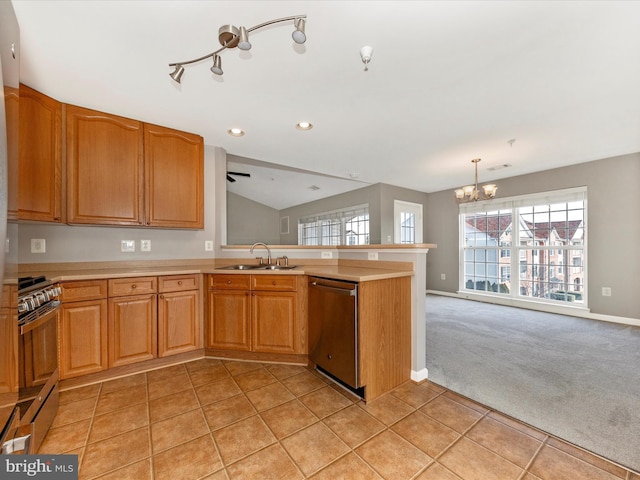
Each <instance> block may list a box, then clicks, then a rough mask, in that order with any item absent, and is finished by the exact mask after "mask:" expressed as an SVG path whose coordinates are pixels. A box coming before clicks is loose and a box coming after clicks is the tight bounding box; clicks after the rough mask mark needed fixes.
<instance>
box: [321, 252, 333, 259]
mask: <svg viewBox="0 0 640 480" xmlns="http://www.w3.org/2000/svg"><path fill="white" fill-rule="evenodd" d="M320 256H321V258H333V252H322V253H321V254H320Z"/></svg>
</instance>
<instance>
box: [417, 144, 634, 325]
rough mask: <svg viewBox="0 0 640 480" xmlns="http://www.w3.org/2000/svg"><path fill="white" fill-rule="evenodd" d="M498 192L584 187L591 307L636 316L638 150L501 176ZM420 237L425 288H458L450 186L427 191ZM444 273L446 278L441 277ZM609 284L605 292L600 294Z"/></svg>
mask: <svg viewBox="0 0 640 480" xmlns="http://www.w3.org/2000/svg"><path fill="white" fill-rule="evenodd" d="M495 183H496V184H497V185H498V195H499V196H500V197H511V196H517V195H525V194H530V193H537V192H545V191H551V190H559V189H563V188H571V187H579V186H586V187H587V208H588V219H587V242H588V243H587V262H588V264H587V269H588V270H587V275H588V278H587V281H588V292H589V293H588V295H589V307H590V308H591V312H593V313H599V314H603V315H614V316H620V317H628V318H638V316H639V315H640V294H639V293H638V292H639V291H640V256H639V255H638V254H637V253H636V252H635V250H634V249H635V247H636V246H637V242H638V240H639V239H640V188H639V187H640V153H636V154H631V155H624V156H620V157H614V158H608V159H604V160H598V161H594V162H588V163H582V164H579V165H573V166H570V167H563V168H556V169H553V170H547V171H544V172H538V173H532V174H528V175H521V176H517V177H511V178H506V179H503V180H499V181H496V182H495ZM425 225H426V230H425V232H426V233H425V242H427V243H436V244H437V245H438V248H437V249H434V250H431V251H430V252H429V255H427V289H430V290H438V291H444V292H456V291H457V290H458V204H457V202H456V200H455V197H454V194H453V189H450V190H446V191H442V192H435V193H430V194H428V202H427V209H426V212H425ZM442 273H444V274H445V275H446V280H441V279H440V275H441V274H442ZM602 287H611V291H612V295H611V297H603V296H602Z"/></svg>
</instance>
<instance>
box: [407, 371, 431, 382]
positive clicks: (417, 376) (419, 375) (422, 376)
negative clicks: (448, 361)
mask: <svg viewBox="0 0 640 480" xmlns="http://www.w3.org/2000/svg"><path fill="white" fill-rule="evenodd" d="M428 377H429V371H428V370H427V369H426V368H423V369H422V370H418V371H415V370H411V380H413V381H414V382H416V383H420V382H424V381H425V380H426V379H427V378H428Z"/></svg>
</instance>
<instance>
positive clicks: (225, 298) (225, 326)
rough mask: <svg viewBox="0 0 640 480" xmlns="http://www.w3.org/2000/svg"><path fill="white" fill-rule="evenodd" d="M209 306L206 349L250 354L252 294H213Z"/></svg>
mask: <svg viewBox="0 0 640 480" xmlns="http://www.w3.org/2000/svg"><path fill="white" fill-rule="evenodd" d="M207 304H208V305H207V307H208V308H207V312H208V318H207V347H208V348H222V349H226V350H243V351H249V350H251V335H250V323H249V322H250V316H249V311H250V310H249V309H250V305H251V302H250V296H249V292H248V291H242V290H223V291H211V292H209V298H208V302H207Z"/></svg>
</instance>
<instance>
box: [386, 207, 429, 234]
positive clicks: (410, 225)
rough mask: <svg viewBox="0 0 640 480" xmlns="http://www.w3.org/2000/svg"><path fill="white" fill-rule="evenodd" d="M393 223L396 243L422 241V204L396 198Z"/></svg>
mask: <svg viewBox="0 0 640 480" xmlns="http://www.w3.org/2000/svg"><path fill="white" fill-rule="evenodd" d="M393 223H394V227H393V230H394V231H393V236H394V240H393V241H394V243H422V205H421V204H419V203H411V202H405V201H403V200H394V201H393ZM390 241H391V238H388V242H387V243H390Z"/></svg>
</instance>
